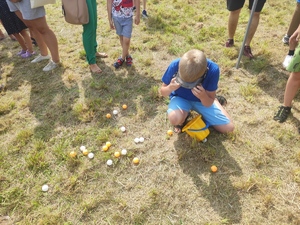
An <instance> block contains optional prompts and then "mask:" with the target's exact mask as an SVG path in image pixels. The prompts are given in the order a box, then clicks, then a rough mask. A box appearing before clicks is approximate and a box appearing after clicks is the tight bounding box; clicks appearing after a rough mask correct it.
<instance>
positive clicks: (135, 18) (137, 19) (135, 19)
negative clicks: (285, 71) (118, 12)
mask: <svg viewBox="0 0 300 225" xmlns="http://www.w3.org/2000/svg"><path fill="white" fill-rule="evenodd" d="M139 15H140V14H138V15H137V16H135V17H134V23H135V25H139V24H140V16H139Z"/></svg>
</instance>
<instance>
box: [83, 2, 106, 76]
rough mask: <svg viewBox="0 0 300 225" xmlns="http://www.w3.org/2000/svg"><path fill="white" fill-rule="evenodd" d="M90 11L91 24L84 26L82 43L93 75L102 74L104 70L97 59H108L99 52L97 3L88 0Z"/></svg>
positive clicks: (104, 54)
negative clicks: (97, 62)
mask: <svg viewBox="0 0 300 225" xmlns="http://www.w3.org/2000/svg"><path fill="white" fill-rule="evenodd" d="M86 3H87V6H88V11H89V23H88V24H84V25H83V33H82V42H83V47H84V50H85V52H86V60H87V62H88V64H89V67H90V70H91V72H92V73H96V74H100V73H101V72H102V70H101V69H100V68H99V66H98V65H97V64H96V57H100V58H106V57H107V54H106V53H101V52H97V46H98V44H97V40H96V36H97V19H98V18H97V3H96V0H86Z"/></svg>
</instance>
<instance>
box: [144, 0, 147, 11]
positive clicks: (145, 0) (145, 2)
mask: <svg viewBox="0 0 300 225" xmlns="http://www.w3.org/2000/svg"><path fill="white" fill-rule="evenodd" d="M146 4H147V0H143V9H144V10H145V11H147V9H146Z"/></svg>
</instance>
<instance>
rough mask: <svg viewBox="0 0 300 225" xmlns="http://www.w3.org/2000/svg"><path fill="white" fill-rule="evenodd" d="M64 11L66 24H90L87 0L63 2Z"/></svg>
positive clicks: (65, 0) (63, 0)
mask: <svg viewBox="0 0 300 225" xmlns="http://www.w3.org/2000/svg"><path fill="white" fill-rule="evenodd" d="M62 9H63V14H64V16H65V20H66V22H68V23H71V24H77V25H82V24H87V23H89V11H88V7H87V4H86V0H62Z"/></svg>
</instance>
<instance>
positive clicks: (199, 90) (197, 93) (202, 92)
mask: <svg viewBox="0 0 300 225" xmlns="http://www.w3.org/2000/svg"><path fill="white" fill-rule="evenodd" d="M192 93H193V94H194V95H195V96H196V97H197V98H199V99H200V100H201V98H203V97H205V95H206V92H205V89H204V88H203V87H202V85H201V84H200V85H198V86H196V87H194V88H193V89H192Z"/></svg>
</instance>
